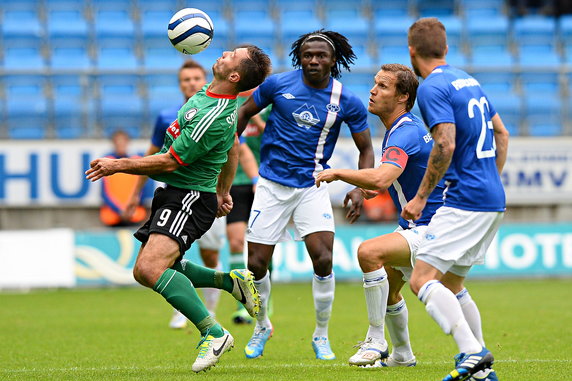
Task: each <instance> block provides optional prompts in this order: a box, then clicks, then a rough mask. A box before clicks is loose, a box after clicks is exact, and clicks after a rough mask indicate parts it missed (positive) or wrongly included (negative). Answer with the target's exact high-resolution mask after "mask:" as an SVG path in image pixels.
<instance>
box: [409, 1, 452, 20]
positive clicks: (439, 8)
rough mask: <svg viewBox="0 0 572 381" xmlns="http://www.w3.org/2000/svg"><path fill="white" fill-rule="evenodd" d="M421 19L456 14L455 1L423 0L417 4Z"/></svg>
mask: <svg viewBox="0 0 572 381" xmlns="http://www.w3.org/2000/svg"><path fill="white" fill-rule="evenodd" d="M417 9H418V11H419V15H420V16H421V17H443V16H452V15H453V14H454V13H455V0H423V1H419V2H418V3H417Z"/></svg>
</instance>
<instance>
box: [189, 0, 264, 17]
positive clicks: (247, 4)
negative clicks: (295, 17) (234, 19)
mask: <svg viewBox="0 0 572 381" xmlns="http://www.w3.org/2000/svg"><path fill="white" fill-rule="evenodd" d="M229 3H230V5H231V12H232V13H234V14H236V13H241V12H259V11H261V12H264V13H266V14H270V4H271V2H270V1H268V0H230V1H229ZM199 8H201V7H199ZM201 9H202V8H201ZM205 12H206V10H205Z"/></svg>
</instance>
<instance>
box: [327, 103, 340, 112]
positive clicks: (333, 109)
mask: <svg viewBox="0 0 572 381" xmlns="http://www.w3.org/2000/svg"><path fill="white" fill-rule="evenodd" d="M326 110H328V111H329V112H340V106H338V105H335V104H333V103H328V104H327V105H326Z"/></svg>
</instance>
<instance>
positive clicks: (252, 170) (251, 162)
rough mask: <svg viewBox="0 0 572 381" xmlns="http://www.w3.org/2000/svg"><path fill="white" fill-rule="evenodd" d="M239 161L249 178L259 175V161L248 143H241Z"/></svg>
mask: <svg viewBox="0 0 572 381" xmlns="http://www.w3.org/2000/svg"><path fill="white" fill-rule="evenodd" d="M238 161H239V163H240V165H241V166H242V169H243V170H244V173H246V175H247V176H248V177H249V178H251V179H253V178H255V177H256V176H258V163H256V158H255V157H254V154H253V153H252V150H251V149H250V147H248V144H246V143H242V144H240V148H239V154H238Z"/></svg>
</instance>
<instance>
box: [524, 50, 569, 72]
mask: <svg viewBox="0 0 572 381" xmlns="http://www.w3.org/2000/svg"><path fill="white" fill-rule="evenodd" d="M519 63H520V65H521V66H522V67H524V68H532V67H535V68H551V69H555V68H558V67H559V66H560V64H561V63H562V59H561V57H560V55H559V54H558V52H557V51H556V50H555V49H554V47H551V46H550V45H545V46H521V47H520V54H519Z"/></svg>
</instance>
